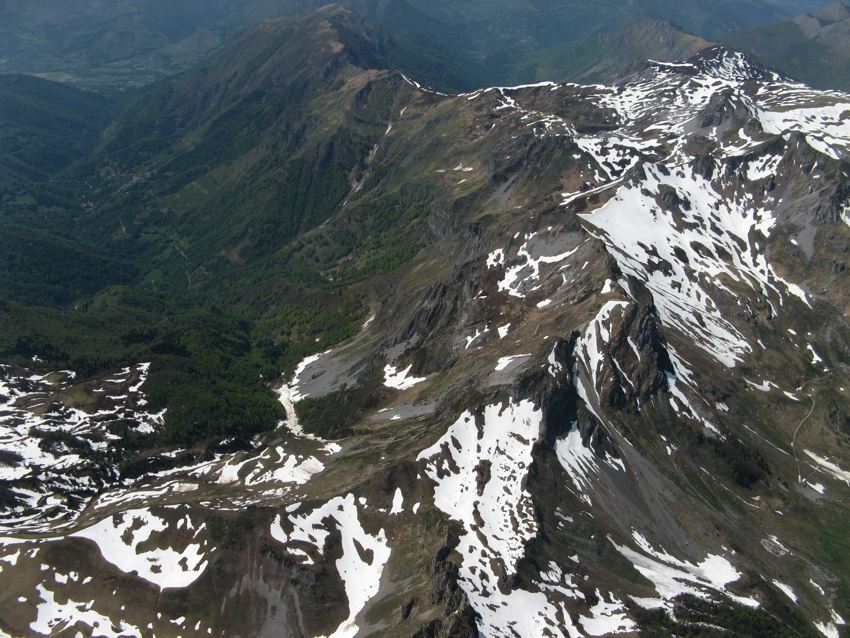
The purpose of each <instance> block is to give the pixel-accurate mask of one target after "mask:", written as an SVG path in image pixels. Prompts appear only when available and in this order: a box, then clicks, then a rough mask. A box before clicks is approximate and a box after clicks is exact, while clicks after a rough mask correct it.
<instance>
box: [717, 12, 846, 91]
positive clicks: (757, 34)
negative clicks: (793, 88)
mask: <svg viewBox="0 0 850 638" xmlns="http://www.w3.org/2000/svg"><path fill="white" fill-rule="evenodd" d="M721 41H722V42H723V43H725V44H727V45H728V46H730V47H732V48H734V49H737V50H739V51H747V52H749V53H753V54H755V55H757V56H758V57H759V59H760V60H762V61H763V62H764V63H765V64H766V65H768V66H770V67H771V68H774V69H777V70H779V71H782V72H783V73H787V74H788V75H790V76H792V77H795V78H797V79H799V80H801V81H803V82H805V83H807V84H809V85H811V86H814V87H817V88H821V89H838V90H841V91H847V90H850V77H848V73H847V68H848V64H850V9H848V7H847V5H845V4H843V3H841V2H836V3H835V4H832V5H830V6H829V7H827V8H826V9H824V10H823V11H821V12H820V13H808V14H803V15H799V16H797V17H795V18H794V19H793V20H789V21H786V22H775V23H771V24H766V25H763V26H760V27H753V28H751V29H745V30H742V31H736V32H733V33H730V34H728V35H726V36H724V37H722V38H721Z"/></svg>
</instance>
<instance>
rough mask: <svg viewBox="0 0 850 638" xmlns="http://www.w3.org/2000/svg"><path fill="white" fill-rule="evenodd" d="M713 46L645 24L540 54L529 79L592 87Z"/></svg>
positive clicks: (662, 25) (666, 25) (665, 25)
mask: <svg viewBox="0 0 850 638" xmlns="http://www.w3.org/2000/svg"><path fill="white" fill-rule="evenodd" d="M711 45H712V43H711V42H708V41H707V40H703V39H702V38H699V37H697V36H694V35H691V34H687V33H684V32H683V31H681V30H680V29H678V28H677V27H676V26H675V25H674V24H672V23H671V22H666V21H660V20H643V21H641V22H639V23H637V24H636V25H635V26H633V27H629V28H628V29H624V30H622V31H618V32H616V33H603V34H600V35H598V36H596V37H595V38H593V39H592V40H581V41H577V42H570V43H567V44H562V45H556V46H554V47H550V48H547V49H543V50H541V51H538V52H536V53H535V54H534V55H533V56H532V59H533V60H534V61H535V63H536V66H535V69H534V75H533V77H529V78H526V79H527V80H528V81H532V80H533V81H538V82H539V81H543V80H551V81H555V82H577V83H580V84H592V83H595V82H601V81H604V80H606V79H610V78H611V77H613V76H614V75H617V74H618V73H621V72H622V71H623V70H625V69H626V67H628V66H629V65H630V64H632V63H634V62H639V61H642V60H658V61H662V62H666V61H670V60H684V59H687V58H689V57H691V56H692V55H694V54H695V53H697V52H698V51H700V50H702V49H705V48H707V47H709V46H711Z"/></svg>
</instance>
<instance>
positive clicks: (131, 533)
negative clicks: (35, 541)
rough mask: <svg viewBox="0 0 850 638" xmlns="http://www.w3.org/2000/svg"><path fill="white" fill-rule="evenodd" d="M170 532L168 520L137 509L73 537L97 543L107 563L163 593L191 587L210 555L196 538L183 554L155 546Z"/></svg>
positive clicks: (167, 547)
mask: <svg viewBox="0 0 850 638" xmlns="http://www.w3.org/2000/svg"><path fill="white" fill-rule="evenodd" d="M202 527H203V526H202ZM167 529H168V523H167V522H166V521H165V520H164V519H162V518H160V517H159V516H157V515H155V514H153V513H152V512H151V511H150V510H149V509H137V510H128V511H126V512H122V513H120V514H116V515H114V516H111V517H108V518H105V519H103V520H102V521H100V522H99V523H96V524H94V525H92V526H91V527H87V528H86V529H84V530H81V531H79V532H76V533H74V534H72V535H71V536H76V537H79V538H87V539H89V540H92V541H94V542H95V543H97V546H98V547H99V548H100V552H101V554H102V555H103V558H104V559H105V560H106V561H108V562H110V563H112V564H113V565H115V566H116V567H117V568H118V569H120V570H121V571H122V572H125V573H127V574H129V573H130V572H134V571H135V572H136V573H137V574H138V575H139V577H140V578H144V579H145V580H147V581H148V582H151V583H153V584H154V585H156V586H157V587H159V588H160V589H165V588H166V587H188V586H189V585H191V584H192V583H193V582H195V581H196V580H197V579H198V577H199V576H200V575H201V574H202V573H203V572H204V569H206V566H207V561H206V552H205V551H204V550H203V549H202V548H201V547H200V545H199V543H198V542H197V541H196V539H195V538H192V539H191V541H189V542H184V543H182V545H183V549H181V550H179V551H178V550H176V549H173V548H172V547H169V546H166V547H157V546H155V545H154V543H155V542H163V540H164V538H165V537H164V535H163V534H162V532H165V531H166V530H167ZM200 531H201V530H200V529H199V530H197V532H200ZM197 532H196V535H197ZM152 538H153V540H151V539H152ZM147 541H151V542H147Z"/></svg>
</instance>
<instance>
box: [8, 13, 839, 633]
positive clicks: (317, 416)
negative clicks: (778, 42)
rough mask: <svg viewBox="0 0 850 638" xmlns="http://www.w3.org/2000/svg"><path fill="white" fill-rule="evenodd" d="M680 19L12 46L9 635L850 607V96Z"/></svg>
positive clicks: (774, 616) (345, 628)
mask: <svg viewBox="0 0 850 638" xmlns="http://www.w3.org/2000/svg"><path fill="white" fill-rule="evenodd" d="M454 6H455V8H456V9H457V7H459V6H460V5H454ZM437 7H438V5H435V8H434V10H435V11H436V10H437ZM33 10H34V9H33ZM458 10H459V9H458ZM653 24H654V25H655V27H654V28H655V29H656V30H655V31H653V33H655V34H656V36H657V39H658V40H663V38H664V37H666V36H665V34H668V35H669V34H670V33H671V31H670V28H671V27H670V26H669V24H666V23H663V22H659V23H653ZM175 37H177V36H175ZM692 37H693V38H694V39H693V40H690V39H689V40H688V41H689V42H690V43H691V44H688V43H687V42H688V41H684V42H685V44H684V45H681V46H680V44H675V43H672V42H671V43H670V46H669V47H668V49H669V50H670V51H671V55H674V54H676V55H679V54H680V53H681V54H683V55H687V54H690V53H693V55H690V56H689V57H688V58H687V59H685V60H677V61H649V60H642V61H637V62H631V63H629V64H628V66H627V67H626V68H625V69H624V70H623V71H622V72H620V73H619V75H617V76H616V77H615V78H613V79H611V80H610V81H609V82H608V83H607V84H594V85H578V84H559V83H555V82H536V83H533V84H529V85H524V86H516V87H487V88H477V89H475V90H472V91H469V92H466V93H460V94H448V93H443V92H439V91H436V90H434V89H433V87H428V86H426V85H423V84H422V83H421V82H420V80H418V79H417V78H416V77H415V76H411V75H409V74H407V73H405V72H403V71H401V70H398V68H397V67H396V66H395V65H394V64H393V62H392V60H393V58H392V56H393V55H394V51H396V50H397V49H396V48H395V47H396V44H397V43H395V42H394V39H393V35H392V33H391V32H390V31H388V30H387V29H386V28H385V27H383V26H381V25H379V24H375V23H370V22H368V21H366V20H364V19H363V18H362V17H360V16H358V15H356V14H354V13H352V12H351V11H349V10H347V9H345V8H343V7H342V6H340V5H331V6H328V7H324V8H320V9H317V10H313V9H304V10H301V11H298V12H295V13H292V14H287V15H285V16H280V17H272V18H264V19H262V20H260V21H259V22H257V23H256V24H255V25H254V26H252V27H249V28H245V29H242V30H239V31H238V32H236V33H235V35H234V36H233V37H232V38H230V39H229V40H228V41H227V42H226V43H225V44H223V46H221V47H220V48H218V49H217V50H215V51H214V52H212V53H211V54H209V55H207V56H205V57H204V58H203V59H202V60H200V61H199V62H198V63H196V64H194V65H193V66H191V68H189V69H187V70H185V71H182V72H179V73H175V74H173V75H170V76H169V77H166V78H164V79H161V80H159V81H156V82H152V83H150V84H148V85H146V86H145V87H143V88H142V89H140V90H138V91H130V92H127V93H126V94H125V95H124V96H123V97H122V96H119V95H115V94H112V93H110V92H106V93H100V94H93V93H89V92H85V91H81V90H79V89H77V88H74V87H72V86H68V85H65V84H58V83H55V82H49V81H48V80H45V79H41V78H33V77H30V76H24V75H17V74H13V75H7V76H3V77H2V82H0V91H2V95H3V96H4V100H3V101H2V102H0V108H2V109H5V110H0V120H2V122H3V130H2V134H3V136H4V137H3V138H2V139H3V140H4V145H8V146H7V148H8V149H9V150H8V152H5V153H4V154H3V157H2V160H3V162H2V164H0V170H2V171H3V173H2V184H3V188H4V191H3V194H2V202H0V203H2V207H0V239H1V240H2V241H3V248H2V252H0V255H2V260H0V299H2V301H0V525H2V528H0V572H2V577H3V582H4V586H3V587H2V588H0V635H8V636H14V637H16V638H17V637H19V636H27V637H30V636H45V635H49V636H66V635H67V636H76V635H82V636H115V637H118V636H137V637H139V638H142V637H143V636H144V637H148V636H161V637H170V636H174V637H176V636H188V635H198V636H201V635H210V636H228V637H232V636H310V637H318V636H335V637H337V638H339V637H343V636H345V637H355V636H367V635H369V636H384V637H400V638H401V637H403V638H414V637H415V638H430V637H440V638H448V637H456V638H473V637H475V636H488V637H501V636H504V637H512V636H522V637H530V636H567V637H570V638H573V637H579V636H617V635H623V636H634V635H645V636H705V637H717V638H720V637H726V636H752V637H762V636H771V637H773V636H776V637H785V636H788V637H792V636H803V637H809V636H826V637H827V638H834V637H836V638H839V637H840V636H841V635H843V634H845V633H846V629H845V618H847V617H848V614H850V596H848V591H849V590H848V585H850V544H849V543H848V538H847V535H846V530H847V526H848V523H850V520H848V519H850V511H848V506H847V502H848V498H849V497H850V447H848V443H850V438H848V436H850V398H848V396H847V395H848V392H850V358H848V343H850V324H848V320H847V313H848V312H850V287H848V284H847V279H846V278H847V276H848V275H847V272H848V271H847V268H846V265H847V255H846V253H847V251H848V246H850V213H848V206H850V168H848V160H850V125H848V123H847V117H846V114H847V112H848V110H850V100H848V97H847V95H846V94H843V93H840V92H838V91H823V90H819V89H816V88H811V87H809V86H807V85H805V84H802V83H800V82H798V81H796V80H793V79H791V78H789V77H787V76H784V75H782V74H780V73H778V72H776V71H774V70H770V69H768V68H767V67H765V66H763V65H762V64H761V63H759V62H758V61H757V60H756V59H755V58H753V57H751V56H750V55H748V54H744V53H740V52H735V51H733V50H731V49H729V48H727V47H725V46H722V45H717V44H712V43H710V42H706V45H705V46H704V45H703V41H701V40H697V39H696V37H695V36H692ZM597 42H598V43H599V46H600V47H603V46H604V47H607V49H606V50H607V51H609V52H610V51H615V52H616V51H620V52H621V54H622V59H625V58H630V57H632V56H637V55H639V54H640V52H641V51H644V50H645V48H644V47H643V44H642V42H641V41H640V40H638V41H635V40H629V39H628V38H626V37H625V36H620V37H619V39H618V38H617V37H614V36H611V37H608V36H606V37H605V38H600V39H599V40H597ZM678 42H680V43H681V42H683V41H681V40H679V41H678ZM692 45H693V49H691V46H692ZM407 51H408V52H409V54H410V55H411V56H414V57H415V55H414V54H416V51H417V50H416V49H415V48H409V49H407ZM416 59H421V58H416ZM609 68H611V69H612V70H613V69H614V67H609ZM588 69H590V67H588ZM593 72H594V73H603V72H604V73H606V74H607V73H608V71H606V70H605V69H603V68H602V67H599V68H597V69H594V70H593Z"/></svg>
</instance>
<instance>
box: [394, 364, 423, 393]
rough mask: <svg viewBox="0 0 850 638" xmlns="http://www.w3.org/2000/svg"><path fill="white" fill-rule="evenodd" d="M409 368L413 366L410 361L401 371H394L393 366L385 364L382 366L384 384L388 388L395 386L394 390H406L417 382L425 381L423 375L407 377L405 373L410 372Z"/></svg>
mask: <svg viewBox="0 0 850 638" xmlns="http://www.w3.org/2000/svg"><path fill="white" fill-rule="evenodd" d="M411 368H413V364H412V363H411V364H410V365H409V366H407V367H406V368H405V369H404V370H402V371H401V372H396V369H395V367H394V366H391V365H390V364H387V365H386V366H384V377H385V378H384V385H385V386H387V387H388V388H395V389H396V390H407V389H408V388H412V387H413V386H415V385H416V384H417V383H422V382H423V381H425V377H419V378H417V377H410V378H408V377H407V374H408V373H409V372H410V370H411Z"/></svg>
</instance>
